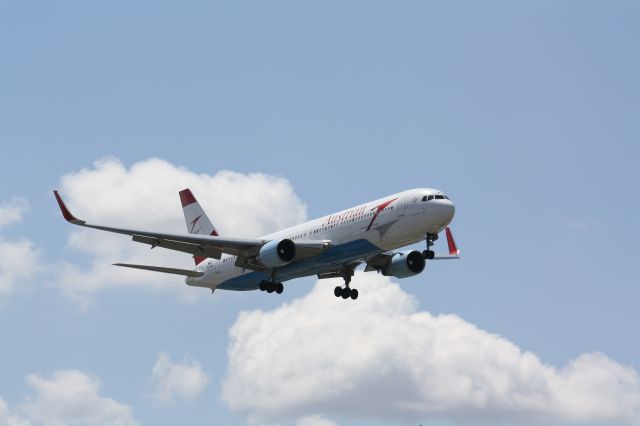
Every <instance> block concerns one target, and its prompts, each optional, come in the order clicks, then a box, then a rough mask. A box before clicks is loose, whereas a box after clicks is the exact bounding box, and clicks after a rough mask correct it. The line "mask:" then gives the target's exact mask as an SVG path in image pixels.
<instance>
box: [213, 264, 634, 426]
mask: <svg viewBox="0 0 640 426" xmlns="http://www.w3.org/2000/svg"><path fill="white" fill-rule="evenodd" d="M337 282H339V281H335V280H326V281H324V282H323V281H320V282H318V283H317V284H316V286H315V287H314V289H313V290H312V291H311V293H310V294H308V295H307V296H305V297H303V298H301V299H297V300H295V301H293V302H292V303H290V304H284V305H282V306H281V307H279V308H277V309H274V310H272V311H262V310H255V311H251V312H243V313H241V314H240V315H239V317H238V319H237V321H236V323H235V324H234V325H233V327H232V328H231V330H230V347H229V350H228V358H229V361H228V362H229V363H228V371H227V376H226V378H225V380H224V383H223V399H224V400H225V401H226V402H227V404H228V405H229V407H230V408H231V409H233V410H236V411H241V412H245V413H246V414H247V415H248V416H249V417H250V418H252V419H256V418H257V419H263V420H264V421H265V422H268V421H285V420H287V419H295V418H300V417H304V416H307V415H314V414H315V413H321V414H322V415H329V416H349V417H352V418H360V419H371V418H375V419H382V420H388V421H393V422H401V423H417V422H426V421H428V420H430V419H440V420H445V421H454V422H462V423H468V422H471V423H475V424H477V423H496V422H512V423H513V422H516V423H529V424H553V423H558V422H563V423H574V422H575V423H581V422H605V423H608V424H613V423H617V424H640V379H639V377H638V374H637V373H636V371H635V370H634V369H633V368H631V367H626V366H623V365H620V364H618V363H616V362H614V361H612V360H611V359H609V358H607V357H606V356H605V355H603V354H599V353H588V354H583V355H580V356H578V357H577V358H576V359H574V360H572V361H571V362H569V363H568V365H567V366H565V367H563V368H560V369H557V368H554V367H552V366H550V365H547V364H544V363H542V362H541V361H540V359H539V358H538V357H537V356H536V355H535V354H533V353H531V352H527V351H523V350H522V349H520V348H518V347H517V346H516V345H515V344H513V343H512V342H510V341H508V340H507V339H505V338H502V337H500V336H498V335H495V334H491V333H489V332H486V331H484V330H481V329H479V328H477V327H476V326H474V325H473V324H470V323H468V322H466V321H464V320H463V319H461V318H459V317H458V316H456V315H438V316H434V315H431V314H430V313H428V312H425V311H420V310H419V309H418V304H417V301H416V300H415V299H414V298H413V297H412V296H410V295H408V294H407V293H405V292H403V291H402V290H401V289H400V287H399V286H398V285H397V284H395V283H393V282H392V281H390V279H388V278H386V277H382V276H377V275H374V274H359V275H357V276H356V277H355V279H354V282H355V283H356V285H357V287H358V288H359V289H360V294H361V296H360V298H359V299H358V300H357V301H355V302H354V301H352V300H348V301H345V300H342V299H337V298H335V297H334V296H333V294H332V287H333V286H335V285H336V283H337Z"/></svg>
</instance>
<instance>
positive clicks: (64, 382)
mask: <svg viewBox="0 0 640 426" xmlns="http://www.w3.org/2000/svg"><path fill="white" fill-rule="evenodd" d="M27 384H28V385H29V387H30V388H31V389H32V390H33V392H34V394H33V395H31V396H29V397H27V398H26V399H25V402H24V403H23V404H22V405H21V406H20V407H19V408H18V409H17V410H15V411H17V413H11V412H10V410H9V407H8V406H7V404H6V403H5V402H4V401H3V400H2V399H0V426H28V425H39V426H79V425H82V426H94V425H95V426H102V425H117V426H134V425H137V424H138V423H137V422H136V420H135V419H134V416H133V410H132V409H131V407H129V406H127V405H125V404H122V403H119V402H117V401H115V400H113V399H111V398H106V397H104V396H101V395H100V381H99V380H98V378H96V377H93V376H89V375H87V374H85V373H83V372H82V371H78V370H60V371H56V372H54V373H53V374H52V375H51V377H48V378H47V377H42V376H40V375H38V374H32V375H29V376H28V377H27Z"/></svg>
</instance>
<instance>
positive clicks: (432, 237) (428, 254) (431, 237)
mask: <svg viewBox="0 0 640 426" xmlns="http://www.w3.org/2000/svg"><path fill="white" fill-rule="evenodd" d="M437 239H438V234H427V249H426V250H424V251H423V252H422V257H424V258H425V259H429V260H431V259H433V258H434V257H435V256H436V254H435V253H434V251H433V250H431V246H433V245H434V244H435V241H436V240H437Z"/></svg>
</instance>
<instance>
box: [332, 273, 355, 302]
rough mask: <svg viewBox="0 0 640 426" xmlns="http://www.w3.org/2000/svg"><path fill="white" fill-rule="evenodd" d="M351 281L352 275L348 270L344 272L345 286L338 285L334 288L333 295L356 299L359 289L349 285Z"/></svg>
mask: <svg viewBox="0 0 640 426" xmlns="http://www.w3.org/2000/svg"><path fill="white" fill-rule="evenodd" d="M350 282H351V275H350V274H349V273H348V272H345V274H344V287H340V286H337V287H336V288H334V289H333V295H334V296H336V297H342V298H343V299H348V298H352V299H353V300H356V299H357V298H358V290H357V289H355V288H351V287H349V283H350Z"/></svg>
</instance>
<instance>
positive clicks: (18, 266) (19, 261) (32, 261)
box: [0, 238, 41, 295]
mask: <svg viewBox="0 0 640 426" xmlns="http://www.w3.org/2000/svg"><path fill="white" fill-rule="evenodd" d="M39 259H40V252H39V251H38V250H37V249H36V247H35V245H34V244H33V243H32V242H31V241H29V240H26V239H19V240H3V239H2V238H0V295H7V294H10V293H11V292H12V291H13V290H14V289H15V287H16V285H17V284H18V283H24V282H28V281H30V280H32V279H33V278H34V277H35V276H36V275H37V274H38V272H39V271H40V269H41V266H40V263H39Z"/></svg>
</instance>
